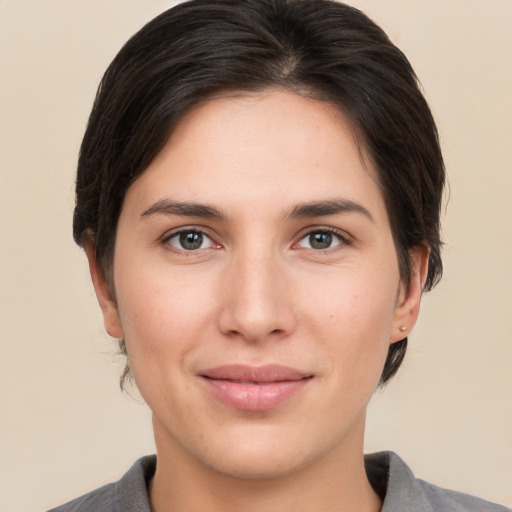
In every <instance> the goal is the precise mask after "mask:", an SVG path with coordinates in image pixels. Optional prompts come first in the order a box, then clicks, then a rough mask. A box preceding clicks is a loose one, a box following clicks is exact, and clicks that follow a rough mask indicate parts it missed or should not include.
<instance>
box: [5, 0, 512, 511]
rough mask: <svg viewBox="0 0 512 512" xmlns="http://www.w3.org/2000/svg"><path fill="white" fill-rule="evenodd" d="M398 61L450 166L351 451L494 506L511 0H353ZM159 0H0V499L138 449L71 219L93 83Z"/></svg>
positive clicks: (100, 476) (509, 300) (506, 455)
mask: <svg viewBox="0 0 512 512" xmlns="http://www.w3.org/2000/svg"><path fill="white" fill-rule="evenodd" d="M350 3H352V4H353V5H355V6H357V7H359V8H361V9H362V10H364V11H366V12H367V13H368V14H369V15H370V16H371V17H373V18H374V19H375V20H376V21H377V22H378V23H379V24H381V25H382V26H383V27H384V28H385V29H386V31H387V32H388V33H389V35H390V37H391V38H392V40H393V41H394V42H395V43H396V44H398V46H399V47H401V48H402V49H403V50H404V52H405V53H406V55H407V56H408V57H409V59H410V60H411V62H412V64H413V66H414V67H415V69H416V71H417V73H418V75H419V77H420V79H421V81H422V84H423V86H424V89H425V93H426V96H427V98H428V100H429V102H430V104H431V106H432V109H433V111H434V114H435V116H436V119H437V121H438V125H439V129H440V133H441V138H442V144H443V148H444V153H445V159H446V165H447V170H448V173H449V180H450V198H449V201H447V207H446V213H445V219H444V239H445V242H446V247H445V250H444V259H445V267H446V270H445V276H444V279H443V281H442V282H441V284H440V285H439V286H438V288H437V289H436V290H435V291H434V292H432V293H430V294H429V295H427V296H425V297H424V303H423V311H422V315H421V318H420V322H419V325H418V326H417V328H416V329H415V331H414V333H413V334H412V336H410V342H411V346H410V350H409V353H408V356H407V360H406V363H405V365H404V367H403V368H402V370H401V371H400V372H399V375H398V376H397V377H396V378H395V380H394V381H393V382H392V383H391V384H390V385H389V386H388V388H387V389H386V390H385V391H384V392H377V394H376V396H375V397H374V400H373V401H372V403H371V405H370V410H369V418H368V429H367V445H366V449H367V451H375V450H381V449H392V450H395V451H397V452H398V453H399V454H400V455H401V456H402V457H403V458H405V460H406V461H407V462H408V463H409V464H410V465H411V466H412V468H413V469H414V471H415V472H416V474H417V475H418V476H420V477H422V478H424V479H427V480H430V481H432V482H435V483H437V484H440V485H442V486H447V487H451V488H455V489H458V490H461V491H467V492H470V493H473V494H477V495H480V496H483V497H485V498H488V499H491V500H494V501H498V502H501V503H504V504H508V505H512V464H511V460H512V372H511V365H512V321H511V316H512V315H511V311H512V264H511V254H512V199H511V190H512V133H511V119H512V100H511V97H512V1H510V0H487V1H485V2H482V1H481V0H353V1H352V2H350ZM172 4H173V2H171V1H169V0H167V1H164V0H87V1H79V0H0V243H1V250H0V272H1V274H0V301H1V302H0V329H1V330H0V332H1V338H0V407H1V410H0V414H1V417H0V457H1V460H0V511H2V512H28V511H37V510H45V509H47V508H50V507H51V506H55V505H57V504H59V503H62V502H64V501H66V500H69V499H71V498H73V497H76V496H77V495H79V494H81V493H83V492H86V491H88V490H90V489H92V488H94V487H97V486H99V485H100V484H103V483H106V482H109V481H111V480H113V479H117V478H118V477H119V476H120V475H121V474H122V473H124V471H125V470H126V469H127V468H128V467H129V466H130V465H131V463H132V462H133V461H134V460H135V459H136V458H137V457H139V456H141V455H143V454H146V453H150V452H152V451H153V449H154V448H153V440H152V434H151V425H150V414H149V412H148V410H147V408H146V406H145V405H143V404H142V403H141V400H140V399H139V400H137V399H136V400H134V399H132V398H130V397H128V396H126V395H123V394H122V393H121V392H120V391H119V389H118V375H119V371H120V362H119V361H118V360H117V359H116V357H115V356H114V353H115V342H114V341H113V340H111V339H110V338H109V337H108V336H107V335H106V334H105V333H104V330H103V325H102V321H101V316H100V313H99V308H98V306H97V304H96V299H95V296H94V294H93V289H92V286H91V285H90V283H89V277H88V271H87V266H86V260H85V257H84V255H83V254H82V253H81V251H80V250H79V249H78V248H77V247H75V245H74V244H73V241H72V237H71V217H72V209H73V201H74V197H73V182H74V172H75V167H76V159H77V152H78V148H79V144H80V141H81V137H82V135H83V131H84V127H85V123H86V120H87V116H88V113H89V111H90V108H91V105H92V100H93V97H94V94H95V90H96V87H97V84H98V82H99V80H100V78H101V75H102V73H103V71H104V70H105V68H106V66H107V65H108V63H109V62H110V60H111V59H112V58H113V57H114V55H115V53H116V52H117V51H118V50H119V48H120V47H121V45H122V44H123V43H124V41H125V40H126V39H127V38H128V37H129V36H130V35H131V34H132V33H133V32H134V31H136V30H137V29H138V28H140V27H141V26H142V25H143V24H144V23H145V22H146V21H148V20H149V19H151V18H152V17H153V16H154V15H156V14H158V13H160V12H161V11H163V10H164V9H166V8H168V7H170V6H171V5H172Z"/></svg>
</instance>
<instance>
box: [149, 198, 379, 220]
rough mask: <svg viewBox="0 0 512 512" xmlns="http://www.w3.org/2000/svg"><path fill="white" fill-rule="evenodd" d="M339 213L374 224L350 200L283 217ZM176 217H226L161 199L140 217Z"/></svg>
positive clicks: (300, 208)
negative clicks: (355, 216) (354, 216)
mask: <svg viewBox="0 0 512 512" xmlns="http://www.w3.org/2000/svg"><path fill="white" fill-rule="evenodd" d="M339 213H358V214H361V215H364V216H365V217H367V218H368V219H369V220H371V221H372V222H375V220H374V219H373V217H372V215H371V213H370V212H369V211H368V210H367V209H366V208H365V207H364V206H362V205H361V204H359V203H356V202H355V201H351V200H350V199H329V200H325V201H312V202H308V203H299V204H297V205H295V206H294V207H293V208H292V209H291V210H290V212H289V213H288V214H287V215H286V216H285V218H287V219H305V218H310V217H322V216H326V215H336V214H339ZM156 214H161V215H178V216H181V217H199V218H203V219H216V220H226V216H225V215H224V214H223V213H222V212H221V211H220V210H218V209H217V208H214V207H212V206H208V205H205V204H200V203H188V202H180V201H171V200H169V199H162V200H160V201H157V202H156V203H155V204H153V205H152V206H150V207H149V208H148V209H147V210H145V211H144V212H143V213H142V214H141V217H149V216H151V215H156Z"/></svg>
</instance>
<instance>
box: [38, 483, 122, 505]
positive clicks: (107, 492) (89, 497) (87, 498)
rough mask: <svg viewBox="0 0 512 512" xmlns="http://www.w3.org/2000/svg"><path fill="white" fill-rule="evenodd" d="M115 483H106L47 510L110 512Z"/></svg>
mask: <svg viewBox="0 0 512 512" xmlns="http://www.w3.org/2000/svg"><path fill="white" fill-rule="evenodd" d="M114 488H115V484H108V485H105V486H103V487H100V488H99V489H96V490H95V491H92V492H89V493H87V494H84V495H83V496H80V497H79V498H76V499H74V500H73V501H70V502H69V503H66V504H64V505H61V506H59V507H57V508H53V509H51V510H50V511H48V512H93V511H94V512H111V511H113V510H115V509H114V505H113V503H114V498H113V495H114Z"/></svg>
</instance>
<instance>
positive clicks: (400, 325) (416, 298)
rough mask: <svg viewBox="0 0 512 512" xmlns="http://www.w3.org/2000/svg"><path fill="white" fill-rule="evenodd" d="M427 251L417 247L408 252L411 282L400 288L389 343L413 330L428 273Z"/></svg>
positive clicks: (423, 247)
mask: <svg viewBox="0 0 512 512" xmlns="http://www.w3.org/2000/svg"><path fill="white" fill-rule="evenodd" d="M429 253H430V251H429V249H428V247H426V246H418V247H415V248H413V249H411V250H410V251H409V255H410V258H411V281H410V283H409V286H408V287H407V288H405V287H402V290H401V291H400V295H399V298H398V302H397V306H396V309H395V316H394V319H393V325H392V328H391V335H390V340H389V341H390V343H395V342H397V341H400V340H402V339H404V338H405V337H406V336H407V335H408V334H409V333H410V332H411V331H412V329H413V327H414V325H415V324H416V320H417V319H418V315H419V312H420V302H421V294H422V292H423V287H424V286H425V281H426V279H427V272H428V257H429Z"/></svg>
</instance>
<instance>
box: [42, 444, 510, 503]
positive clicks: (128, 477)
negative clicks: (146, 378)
mask: <svg viewBox="0 0 512 512" xmlns="http://www.w3.org/2000/svg"><path fill="white" fill-rule="evenodd" d="M365 466H366V472H367V474H368V479H369V480H370V483H371V484H372V486H373V487H374V489H375V491H376V492H377V493H378V494H380V495H381V497H382V498H383V500H384V503H383V506H382V510H381V512H512V509H509V508H506V507H503V506H501V505H496V504H494V503H490V502H488V501H485V500H481V499H480V498H476V497H474V496H470V495H469V494H463V493H460V492H455V491H449V490H447V489H442V488H440V487H437V486H435V485H432V484H429V483H427V482H424V481H423V480H420V479H418V478H416V477H415V476H414V474H413V473H412V471H411V470H410V469H409V467H408V466H407V464H405V462H404V461H403V460H402V459H401V458H400V457H399V456H398V455H396V454H395V453H393V452H380V453H374V454H371V455H366V456H365ZM155 467H156V457H155V456H154V455H150V456H147V457H143V458H142V459H139V460H138V461H136V462H135V464H134V465H133V466H132V467H131V468H130V470H129V471H128V472H127V473H126V474H125V475H124V476H123V477H122V478H121V480H119V481H118V482H115V483H112V484H108V485H105V486H103V487H100V488H99V489H96V490H95V491H92V492H90V493H88V494H85V495H84V496H82V497H80V498H77V499H75V500H73V501H71V502H69V503H67V504H66V505H62V506H60V507H57V508H54V509H52V510H50V511H49V512H151V509H150V507H149V499H148V492H147V489H148V483H149V481H150V480H151V478H152V476H153V474H154V472H155Z"/></svg>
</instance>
